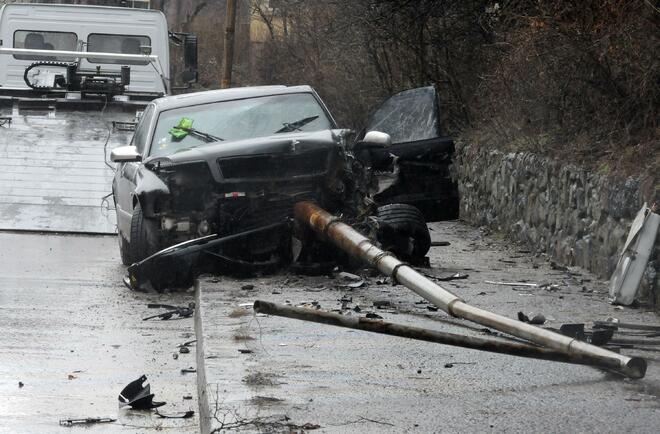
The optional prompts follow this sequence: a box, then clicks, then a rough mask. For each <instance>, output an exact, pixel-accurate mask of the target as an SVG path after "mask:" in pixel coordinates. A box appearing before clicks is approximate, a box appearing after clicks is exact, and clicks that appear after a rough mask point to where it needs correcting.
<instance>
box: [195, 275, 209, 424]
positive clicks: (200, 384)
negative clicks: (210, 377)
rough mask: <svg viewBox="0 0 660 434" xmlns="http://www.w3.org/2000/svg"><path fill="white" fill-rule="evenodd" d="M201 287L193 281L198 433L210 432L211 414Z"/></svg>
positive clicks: (196, 281)
mask: <svg viewBox="0 0 660 434" xmlns="http://www.w3.org/2000/svg"><path fill="white" fill-rule="evenodd" d="M200 293H201V285H200V282H199V279H196V280H195V338H196V339H197V349H196V358H197V360H196V362H197V403H198V405H199V429H200V432H201V433H203V434H205V433H210V432H211V413H210V410H209V408H210V407H209V400H208V393H207V389H206V365H205V364H204V354H205V351H204V327H203V324H202V312H201V310H202V303H201V295H200Z"/></svg>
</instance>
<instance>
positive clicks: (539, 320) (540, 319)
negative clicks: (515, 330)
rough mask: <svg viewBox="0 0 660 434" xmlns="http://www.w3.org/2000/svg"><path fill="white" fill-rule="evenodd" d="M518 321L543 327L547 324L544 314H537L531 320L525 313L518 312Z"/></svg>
mask: <svg viewBox="0 0 660 434" xmlns="http://www.w3.org/2000/svg"><path fill="white" fill-rule="evenodd" d="M518 321H522V322H526V323H528V324H533V325H541V324H544V323H545V316H544V315H543V314H537V315H534V316H532V317H531V318H530V317H528V316H527V315H525V314H524V313H523V312H518Z"/></svg>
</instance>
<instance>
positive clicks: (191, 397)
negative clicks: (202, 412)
mask: <svg viewBox="0 0 660 434" xmlns="http://www.w3.org/2000/svg"><path fill="white" fill-rule="evenodd" d="M183 399H185V400H190V399H193V396H192V395H183Z"/></svg>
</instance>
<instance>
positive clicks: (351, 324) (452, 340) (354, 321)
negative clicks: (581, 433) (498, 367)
mask: <svg viewBox="0 0 660 434" xmlns="http://www.w3.org/2000/svg"><path fill="white" fill-rule="evenodd" d="M254 310H255V312H258V313H265V314H268V315H275V316H281V317H286V318H293V319H298V320H301V321H311V322H317V323H320V324H329V325H333V326H338V327H346V328H350V329H356V330H364V331H368V332H373V333H381V334H385V335H390V336H399V337H402V338H409V339H416V340H419V341H426V342H434V343H436V344H444V345H451V346H454V347H462V348H470V349H473V350H479V351H488V352H491V353H499V354H507V355H511V356H518V357H528V358H533V359H541V360H550V361H554V362H564V363H574V364H578V365H589V366H597V367H600V368H604V369H614V370H616V369H618V367H619V361H618V360H616V359H612V358H607V357H591V356H587V355H583V354H569V353H564V352H563V351H555V350H550V349H547V348H542V347H535V346H532V345H525V344H520V343H515V342H506V341H499V340H495V339H485V338H481V337H476V336H463V335H457V334H453V333H446V332H440V331H436V330H428V329H423V328H419V327H408V326H404V325H400V324H394V323H390V322H385V321H380V320H373V319H369V318H359V317H355V316H345V315H340V314H337V313H332V312H325V311H320V310H315V309H306V308H301V307H292V306H285V305H282V304H276V303H271V302H268V301H262V300H257V301H255V302H254Z"/></svg>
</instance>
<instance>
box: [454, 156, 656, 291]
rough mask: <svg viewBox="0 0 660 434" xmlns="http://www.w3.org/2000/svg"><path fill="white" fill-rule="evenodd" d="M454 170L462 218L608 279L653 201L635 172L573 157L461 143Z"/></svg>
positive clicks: (650, 282)
mask: <svg viewBox="0 0 660 434" xmlns="http://www.w3.org/2000/svg"><path fill="white" fill-rule="evenodd" d="M454 176H455V177H456V179H457V181H458V188H459V194H460V201H461V203H460V216H461V219H463V220H466V221H468V222H470V223H472V224H475V225H479V226H487V227H490V228H492V229H494V230H496V231H499V232H502V233H504V234H505V235H507V236H508V237H509V238H511V239H513V240H515V241H518V242H520V243H523V244H524V245H526V246H528V247H529V248H530V249H532V250H533V251H535V252H543V253H547V254H548V255H549V256H551V257H552V258H554V259H555V260H557V261H558V262H560V263H563V264H565V265H577V266H580V267H583V268H586V269H588V270H590V271H592V272H594V273H595V274H597V275H598V276H599V277H600V278H602V279H609V277H610V275H611V273H612V272H613V271H614V268H615V267H616V264H617V261H618V258H619V253H620V252H621V249H622V248H623V245H624V243H625V241H626V238H627V236H628V231H629V230H630V225H631V223H632V220H633V219H634V217H635V215H636V214H637V212H638V211H639V209H640V208H641V206H642V204H643V203H644V201H645V200H646V201H648V202H649V203H650V202H652V201H653V200H654V198H653V197H644V195H643V193H642V186H641V183H640V181H639V180H636V179H633V178H628V179H624V180H618V179H614V178H610V177H608V176H605V175H601V174H598V173H594V172H590V171H588V170H585V169H583V168H581V167H577V166H575V165H573V164H571V163H570V162H569V161H562V160H557V159H550V158H546V157H543V156H539V155H535V154H531V153H526V152H517V153H503V152H500V151H496V150H492V149H488V148H482V147H479V146H476V145H465V144H462V145H458V146H457V150H456V155H455V164H454ZM658 244H659V243H658V240H656V248H655V255H654V257H653V258H652V260H651V262H650V263H649V267H648V268H647V273H646V277H645V279H644V282H643V284H642V285H643V286H642V295H651V299H650V301H651V302H653V303H655V301H656V300H655V298H656V296H655V294H657V291H656V282H657V278H656V263H657V262H658V261H657V259H656V258H657V257H658V250H659V247H658ZM659 301H660V300H659Z"/></svg>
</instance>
